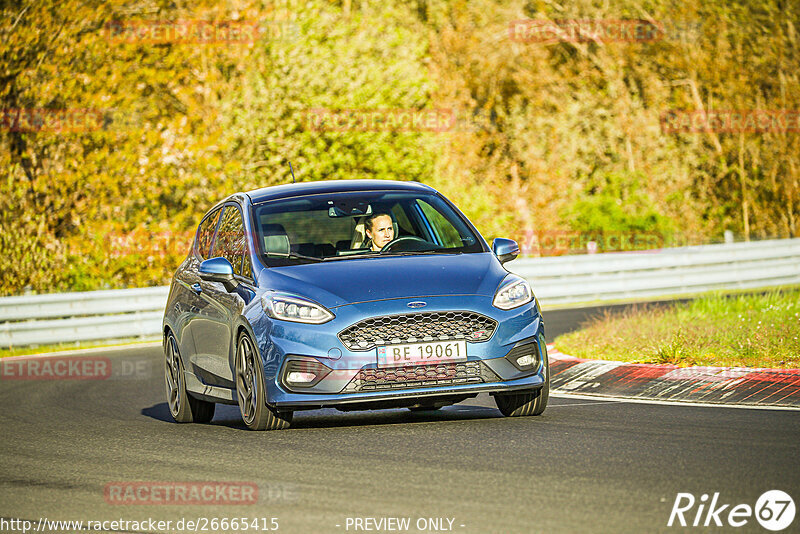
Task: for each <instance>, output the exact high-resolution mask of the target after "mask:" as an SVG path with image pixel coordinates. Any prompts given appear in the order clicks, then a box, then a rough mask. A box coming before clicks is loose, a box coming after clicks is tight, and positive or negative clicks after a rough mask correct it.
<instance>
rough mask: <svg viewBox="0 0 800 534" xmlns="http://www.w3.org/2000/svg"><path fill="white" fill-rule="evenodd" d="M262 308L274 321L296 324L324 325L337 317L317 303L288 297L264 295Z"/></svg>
mask: <svg viewBox="0 0 800 534" xmlns="http://www.w3.org/2000/svg"><path fill="white" fill-rule="evenodd" d="M261 307H263V308H264V311H265V312H266V313H267V315H269V316H270V317H272V318H273V319H280V320H282V321H293V322H295V323H309V324H322V323H327V322H328V321H330V320H331V319H333V318H334V317H335V316H334V315H333V314H332V313H331V312H330V311H328V310H327V309H325V308H323V307H322V306H320V305H319V304H317V303H316V302H312V301H310V300H306V299H302V298H299V297H290V296H286V295H275V294H268V295H264V296H263V297H261Z"/></svg>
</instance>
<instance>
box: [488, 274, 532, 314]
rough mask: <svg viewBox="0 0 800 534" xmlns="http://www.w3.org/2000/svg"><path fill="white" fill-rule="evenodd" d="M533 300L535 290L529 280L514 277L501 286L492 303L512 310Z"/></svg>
mask: <svg viewBox="0 0 800 534" xmlns="http://www.w3.org/2000/svg"><path fill="white" fill-rule="evenodd" d="M532 300H533V290H532V289H531V285H530V284H529V283H528V281H527V280H524V279H522V278H518V277H514V278H513V279H512V280H511V281H510V282H507V283H505V284H504V285H502V286H500V289H498V290H497V293H496V294H495V296H494V300H493V301H492V304H493V305H494V306H495V307H496V308H500V309H501V310H511V309H513V308H517V307H519V306H522V305H523V304H527V303H529V302H530V301H532Z"/></svg>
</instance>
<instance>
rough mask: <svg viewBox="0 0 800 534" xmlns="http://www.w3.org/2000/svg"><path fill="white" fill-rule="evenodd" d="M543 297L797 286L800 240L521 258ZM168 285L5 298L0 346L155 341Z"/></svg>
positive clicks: (515, 268)
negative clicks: (95, 341) (103, 341)
mask: <svg viewBox="0 0 800 534" xmlns="http://www.w3.org/2000/svg"><path fill="white" fill-rule="evenodd" d="M507 266H508V267H509V270H511V271H512V272H514V273H517V274H519V275H520V276H523V277H525V278H527V279H528V280H530V281H531V283H532V285H533V289H534V291H535V293H536V296H537V297H538V299H539V302H540V303H541V304H542V305H543V306H545V307H552V306H557V305H563V304H570V303H577V302H597V301H599V302H602V301H611V300H627V299H631V300H633V299H646V298H649V297H659V296H667V295H681V294H687V293H699V292H702V291H707V290H711V289H747V288H755V287H769V286H777V285H786V284H800V238H798V239H781V240H770V241H754V242H750V243H735V244H728V245H704V246H698V247H683V248H673V249H661V250H653V251H645V252H617V253H608V254H592V255H581V256H558V257H548V258H520V259H518V260H516V261H514V262H512V263H509V264H507ZM168 292H169V287H167V286H163V287H152V288H144V289H116V290H109V291H89V292H82V293H59V294H52V295H32V296H18V297H3V298H0V347H9V346H25V345H45V344H53V343H65V342H75V341H91V340H98V339H115V338H131V337H139V338H147V339H158V337H159V336H160V332H161V318H162V316H163V313H164V306H165V304H166V300H167V294H168Z"/></svg>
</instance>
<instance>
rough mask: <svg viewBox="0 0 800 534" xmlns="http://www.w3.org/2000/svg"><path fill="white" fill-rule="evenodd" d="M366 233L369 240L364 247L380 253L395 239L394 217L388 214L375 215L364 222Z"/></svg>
mask: <svg viewBox="0 0 800 534" xmlns="http://www.w3.org/2000/svg"><path fill="white" fill-rule="evenodd" d="M364 233H366V234H367V238H368V240H367V242H366V243H365V244H364V246H366V247H369V249H370V250H371V251H373V252H379V251H380V250H381V249H382V248H383V247H384V246H386V244H387V243H389V242H391V241H392V240H393V239H394V225H393V224H392V216H391V215H389V214H388V213H373V214H372V215H370V216H369V217H368V218H367V220H366V221H364Z"/></svg>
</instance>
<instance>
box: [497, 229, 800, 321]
mask: <svg viewBox="0 0 800 534" xmlns="http://www.w3.org/2000/svg"><path fill="white" fill-rule="evenodd" d="M508 268H509V270H510V271H512V272H514V273H517V274H519V275H520V276H523V277H525V278H526V279H528V280H529V281H530V282H531V284H532V285H533V290H534V292H535V293H536V297H537V298H538V299H539V302H540V303H541V304H542V305H543V306H553V305H560V304H569V303H576V302H594V301H600V302H602V301H611V300H626V299H646V298H650V297H659V296H672V295H682V294H684V295H685V294H688V293H699V292H703V291H709V290H714V289H748V288H756V287H769V286H778V285H786V284H800V238H798V239H774V240H767V241H751V242H749V243H733V244H726V245H703V246H695V247H681V248H667V249H659V250H652V251H645V252H615V253H608V254H592V255H581V256H557V257H548V258H526V259H521V260H517V261H515V262H513V263H510V264H508Z"/></svg>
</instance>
